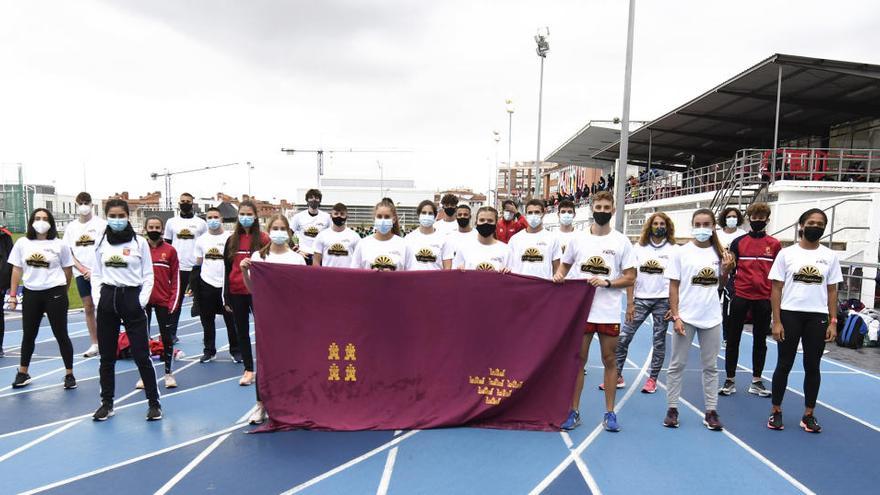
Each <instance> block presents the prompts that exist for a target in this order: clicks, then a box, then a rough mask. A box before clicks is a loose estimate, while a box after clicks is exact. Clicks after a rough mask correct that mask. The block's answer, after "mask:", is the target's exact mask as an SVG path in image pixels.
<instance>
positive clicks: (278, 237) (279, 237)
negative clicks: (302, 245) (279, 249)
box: [269, 230, 290, 245]
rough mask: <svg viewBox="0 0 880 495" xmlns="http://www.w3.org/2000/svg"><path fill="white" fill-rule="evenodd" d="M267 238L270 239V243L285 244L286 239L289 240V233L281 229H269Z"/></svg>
mask: <svg viewBox="0 0 880 495" xmlns="http://www.w3.org/2000/svg"><path fill="white" fill-rule="evenodd" d="M269 239H271V240H272V244H278V245H281V244H287V241H289V240H290V235H289V234H288V233H287V232H285V231H283V230H272V231H269Z"/></svg>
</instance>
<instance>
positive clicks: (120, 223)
mask: <svg viewBox="0 0 880 495" xmlns="http://www.w3.org/2000/svg"><path fill="white" fill-rule="evenodd" d="M107 226H108V227H110V230H112V231H113V232H122V231H123V230H125V228H126V227H128V219H127V218H108V219H107Z"/></svg>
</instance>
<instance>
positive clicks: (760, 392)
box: [749, 380, 770, 397]
mask: <svg viewBox="0 0 880 495" xmlns="http://www.w3.org/2000/svg"><path fill="white" fill-rule="evenodd" d="M749 393H750V394H753V395H757V396H758V397H770V391H769V390H767V388H766V387H764V382H762V381H760V380H758V381H756V382H752V384H751V385H749Z"/></svg>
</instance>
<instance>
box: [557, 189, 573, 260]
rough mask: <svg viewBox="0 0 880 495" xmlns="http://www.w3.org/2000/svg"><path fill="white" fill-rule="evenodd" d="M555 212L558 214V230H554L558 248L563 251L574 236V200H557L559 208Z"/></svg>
mask: <svg viewBox="0 0 880 495" xmlns="http://www.w3.org/2000/svg"><path fill="white" fill-rule="evenodd" d="M556 214H557V215H558V216H559V230H558V231H557V232H556V237H557V238H558V239H559V248H560V249H561V250H562V252H563V253H565V248H566V247H568V243H569V242H571V240H572V239H573V238H574V217H575V211H574V202H573V201H569V200H567V199H563V200H562V201H560V202H559V210H558V211H557V213H556Z"/></svg>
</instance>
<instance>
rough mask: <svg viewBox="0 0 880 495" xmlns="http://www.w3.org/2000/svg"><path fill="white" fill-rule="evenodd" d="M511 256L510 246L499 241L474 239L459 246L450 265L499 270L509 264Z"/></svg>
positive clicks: (466, 268)
mask: <svg viewBox="0 0 880 495" xmlns="http://www.w3.org/2000/svg"><path fill="white" fill-rule="evenodd" d="M511 257H512V254H511V251H510V246H508V245H507V244H505V243H503V242H501V241H497V242H495V243H494V244H483V243H482V242H480V241H478V240H474V241H472V242H465V243H462V245H461V246H459V249H458V252H457V253H455V260H454V261H453V262H452V266H453V268H457V269H461V268H464V269H465V270H486V271H496V272H500V271H501V270H502V269H504V268H507V267H509V266H510V261H511Z"/></svg>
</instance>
